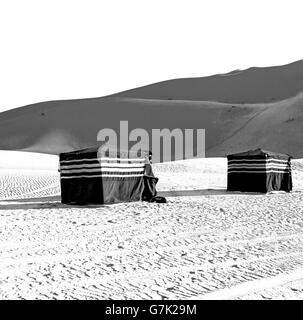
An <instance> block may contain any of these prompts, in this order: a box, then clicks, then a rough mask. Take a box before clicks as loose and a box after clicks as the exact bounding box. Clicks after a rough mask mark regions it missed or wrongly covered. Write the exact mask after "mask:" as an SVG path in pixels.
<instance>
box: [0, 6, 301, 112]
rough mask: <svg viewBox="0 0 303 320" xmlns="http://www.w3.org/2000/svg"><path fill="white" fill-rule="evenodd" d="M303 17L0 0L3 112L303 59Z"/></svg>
mask: <svg viewBox="0 0 303 320" xmlns="http://www.w3.org/2000/svg"><path fill="white" fill-rule="evenodd" d="M300 2H301V4H300ZM302 9H303V2H302V0H298V1H296V0H289V1H285V0H283V1H282V0H272V1H271V0H266V1H264V0H251V1H248V0H228V1H227V0H205V1H203V0H150V1H147V0H105V1H102V0H96V1H94V0H81V1H80V0H26V1H24V0H0V111H3V110H6V109H10V108H15V107H19V106H22V105H26V104H30V103H34V102H39V101H45V100H53V99H65V98H86V97H95V96H103V95H107V94H111V93H115V92H119V91H122V90H127V89H131V88H134V87H138V86H142V85H145V84H150V83H153V82H157V81H162V80H167V79H172V78H181V77H200V76H206V75H211V74H215V73H224V72H228V71H231V70H234V69H244V68H248V67H251V66H269V65H280V64H286V63H290V62H293V61H295V60H300V59H303V42H302V31H303V19H302V12H303V10H302Z"/></svg>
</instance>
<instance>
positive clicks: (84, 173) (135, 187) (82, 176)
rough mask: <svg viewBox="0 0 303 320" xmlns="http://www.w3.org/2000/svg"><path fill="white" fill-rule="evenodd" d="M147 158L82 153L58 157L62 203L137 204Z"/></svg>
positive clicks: (126, 154) (89, 152)
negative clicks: (128, 202) (129, 202)
mask: <svg viewBox="0 0 303 320" xmlns="http://www.w3.org/2000/svg"><path fill="white" fill-rule="evenodd" d="M147 161H148V155H147V156H146V155H145V154H143V155H141V156H138V155H131V154H129V153H123V154H122V153H119V154H115V155H114V154H112V153H108V152H107V153H102V152H101V153H100V152H98V151H97V150H95V151H92V150H88V151H87V152H86V151H85V150H81V151H79V152H71V153H65V154H60V174H61V200H62V203H66V204H107V203H117V202H126V201H139V200H141V199H142V193H143V191H144V173H145V167H146V163H147Z"/></svg>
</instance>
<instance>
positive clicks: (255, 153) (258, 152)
mask: <svg viewBox="0 0 303 320" xmlns="http://www.w3.org/2000/svg"><path fill="white" fill-rule="evenodd" d="M265 157H272V158H276V159H286V160H289V159H290V158H291V156H290V155H288V154H283V153H277V152H273V151H268V150H264V149H261V148H258V149H255V150H248V151H245V152H240V153H235V154H229V155H227V158H228V159H233V158H265Z"/></svg>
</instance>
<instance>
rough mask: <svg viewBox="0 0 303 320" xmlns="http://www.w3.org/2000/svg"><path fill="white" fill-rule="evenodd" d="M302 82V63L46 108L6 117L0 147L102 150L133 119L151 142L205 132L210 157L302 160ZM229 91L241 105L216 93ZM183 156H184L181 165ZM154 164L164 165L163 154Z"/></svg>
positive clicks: (34, 107)
mask: <svg viewBox="0 0 303 320" xmlns="http://www.w3.org/2000/svg"><path fill="white" fill-rule="evenodd" d="M302 79H303V61H299V62H296V63H293V64H290V65H286V66H282V67H272V68H253V69H248V70H246V71H239V72H237V73H230V74H226V75H216V76H213V77H207V78H201V79H194V80H192V79H181V80H175V81H169V82H164V83H159V84H155V85H151V86H147V87H144V88H138V89H135V90H131V91H127V92H124V93H119V94H117V95H114V96H109V97H103V98H92V99H80V100H65V101H50V102H42V103H38V104H34V105H29V106H26V107H22V108H17V109H13V110H9V111H6V112H3V113H1V114H0V148H1V149H3V150H26V151H34V152H42V153H49V154H58V153H60V152H66V151H71V150H75V149H80V148H85V147H90V146H93V145H96V143H97V134H98V131H99V130H100V129H103V128H112V129H114V130H115V131H116V132H117V133H118V134H119V125H120V120H128V121H129V131H130V130H132V129H135V128H144V129H146V130H147V131H148V132H149V134H150V137H151V132H152V129H163V128H169V129H174V128H181V129H185V128H192V129H205V130H206V156H207V157H222V156H225V155H226V154H227V153H232V152H238V151H243V150H247V149H252V148H257V147H261V148H265V149H270V150H273V151H278V152H284V153H289V154H291V155H293V156H294V157H297V158H300V157H303V143H302V139H301V129H302V117H303V110H302V108H301V105H302V103H303V94H300V93H299V92H300V91H302V89H303V80H302ZM266 81H267V82H266ZM196 82H197V83H196ZM225 82H226V83H225ZM269 82H270V83H269ZM180 83H182V85H181V87H180V86H179V84H180ZM185 84H186V85H185ZM227 84H228V85H227ZM167 86H169V88H168V87H167ZM211 88H212V89H211ZM231 88H233V89H231ZM223 89H224V90H226V92H229V93H230V95H231V96H232V97H235V100H234V101H232V100H230V99H229V98H228V97H227V96H226V97H225V95H224V94H223V93H222V96H215V95H212V94H214V92H215V93H216V94H217V93H218V94H221V93H220V92H221V91H222V90H223ZM171 90H172V91H173V92H174V93H175V94H176V95H175V96H174V95H171V96H172V98H173V100H167V97H165V96H164V95H163V94H162V93H163V92H165V94H168V93H170V92H171ZM192 90H196V93H195V92H193V91H192ZM235 90H236V91H237V92H235ZM222 92H223V91H222ZM157 93H159V94H157ZM198 93H199V95H197V94H198ZM200 93H201V94H200ZM206 93H209V95H207V94H206ZM169 95H170V94H169ZM265 95H268V97H265ZM269 97H270V98H269ZM272 97H274V98H275V99H272ZM181 99H182V100H181ZM281 99H282V100H281ZM193 100H194V101H193ZM207 100H209V101H207ZM213 100H217V101H223V102H221V103H219V102H214V101H213ZM241 101H242V102H244V103H243V104H242V103H241ZM236 102H237V103H236ZM264 102H267V103H264ZM150 143H151V141H150ZM145 147H146V148H149V146H145ZM199 147H201V146H199ZM169 152H170V151H166V153H169ZM194 152H195V153H196V152H197V148H195V150H194ZM182 158H183V154H177V156H176V158H175V159H182ZM162 159H163V158H162ZM154 161H156V162H158V161H161V158H160V154H157V152H155V153H154Z"/></svg>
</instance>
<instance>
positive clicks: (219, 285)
mask: <svg viewBox="0 0 303 320" xmlns="http://www.w3.org/2000/svg"><path fill="white" fill-rule="evenodd" d="M154 168H155V172H156V174H157V175H158V177H159V178H160V182H159V185H158V189H159V191H160V193H162V194H163V195H165V196H167V199H168V203H167V204H154V203H144V202H142V203H125V204H117V205H110V206H99V207H98V206H88V207H76V206H66V205H62V204H61V203H60V196H59V195H60V185H59V175H58V173H57V172H56V171H50V170H49V171H47V170H44V171H42V170H41V171H39V170H35V171H33V170H23V171H20V170H19V171H16V170H3V169H2V170H0V199H1V200H0V221H1V224H0V254H1V260H0V282H1V286H0V298H1V299H19V298H25V299H36V298H37V299H108V298H112V299H115V298H119V299H136V298H137V299H191V298H195V299H196V298H198V299H205V298H207V299H213V298H214V299H272V298H273V299H276V298H283V299H287V298H294V297H295V298H299V299H300V298H303V208H302V203H303V193H302V192H301V191H300V189H302V186H303V184H302V181H303V178H302V177H303V175H302V172H303V170H302V167H301V162H296V163H295V164H294V172H293V176H294V185H295V191H294V192H292V193H290V194H288V193H278V194H267V195H264V194H243V193H228V192H226V191H225V187H226V161H225V160H224V159H203V160H190V161H184V162H176V163H174V164H157V165H155V166H154Z"/></svg>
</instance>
